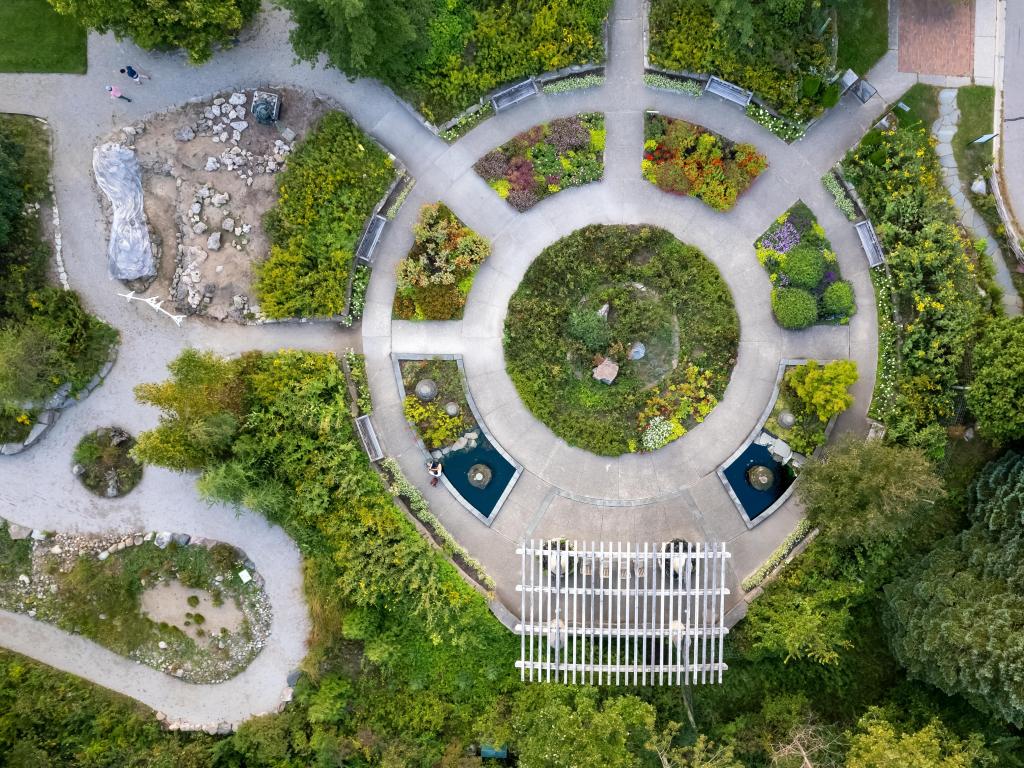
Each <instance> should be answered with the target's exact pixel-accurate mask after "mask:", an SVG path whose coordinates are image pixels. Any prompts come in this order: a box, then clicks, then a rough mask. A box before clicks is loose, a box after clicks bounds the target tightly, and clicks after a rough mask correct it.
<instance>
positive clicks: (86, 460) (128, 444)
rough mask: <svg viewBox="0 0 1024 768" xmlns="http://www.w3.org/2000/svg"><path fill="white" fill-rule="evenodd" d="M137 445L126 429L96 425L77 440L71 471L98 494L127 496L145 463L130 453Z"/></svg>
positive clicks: (137, 481)
mask: <svg viewBox="0 0 1024 768" xmlns="http://www.w3.org/2000/svg"><path fill="white" fill-rule="evenodd" d="M134 446H135V438H133V437H132V436H131V435H129V434H128V433H127V432H125V431H124V430H123V429H120V428H118V427H103V428H101V429H97V430H95V431H94V432H90V433H89V434H87V435H86V436H85V437H83V438H82V439H81V440H79V441H78V445H77V446H76V447H75V454H74V462H75V464H74V466H73V467H72V471H73V472H74V473H75V474H76V475H78V479H79V480H81V481H82V485H84V486H85V487H86V488H88V489H89V490H90V491H92V492H93V493H95V494H96V495H98V496H106V497H108V498H112V497H115V496H124V495H125V494H126V493H128V492H129V491H131V490H132V488H134V487H135V486H136V485H138V483H139V480H141V479H142V465H141V464H139V463H138V462H137V461H136V460H135V459H134V458H132V456H131V453H130V451H131V449H132V448H133V447H134Z"/></svg>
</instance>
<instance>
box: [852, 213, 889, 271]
mask: <svg viewBox="0 0 1024 768" xmlns="http://www.w3.org/2000/svg"><path fill="white" fill-rule="evenodd" d="M856 229H857V237H859V238H860V245H861V247H862V248H863V249H864V253H865V254H866V255H867V257H868V266H869V267H877V266H879V265H881V264H884V263H885V252H884V251H883V250H882V245H881V243H879V242H878V235H876V234H875V228H874V227H873V226H871V222H870V221H868V220H867V219H865V220H864V221H860V222H858V223H857V224H856Z"/></svg>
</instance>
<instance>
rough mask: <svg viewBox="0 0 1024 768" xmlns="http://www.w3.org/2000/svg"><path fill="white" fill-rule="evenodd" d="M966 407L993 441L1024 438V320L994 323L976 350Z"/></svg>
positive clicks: (1006, 318) (979, 427) (1009, 318)
mask: <svg viewBox="0 0 1024 768" xmlns="http://www.w3.org/2000/svg"><path fill="white" fill-rule="evenodd" d="M974 371H975V375H974V382H973V383H972V384H971V386H970V388H969V389H968V390H967V404H968V406H970V409H971V412H972V413H973V414H974V416H975V418H977V420H978V430H979V431H980V432H981V434H983V435H984V436H985V437H987V438H989V439H990V440H995V441H1000V442H1001V441H1004V440H1016V439H1018V438H1020V437H1024V407H1022V403H1024V318H1020V317H1003V318H1000V319H998V320H995V321H993V322H992V324H991V325H990V326H989V327H988V329H987V330H986V331H985V333H984V335H983V336H982V337H981V341H980V342H979V343H978V345H977V346H976V347H975V348H974Z"/></svg>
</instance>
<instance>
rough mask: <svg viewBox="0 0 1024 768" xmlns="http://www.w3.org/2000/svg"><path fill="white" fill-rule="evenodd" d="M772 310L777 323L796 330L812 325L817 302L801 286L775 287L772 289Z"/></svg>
mask: <svg viewBox="0 0 1024 768" xmlns="http://www.w3.org/2000/svg"><path fill="white" fill-rule="evenodd" d="M772 311H773V312H774V313H775V319H776V320H778V321H779V325H781V326H782V327H783V328H789V329H792V330H797V329H800V328H806V327H807V326H809V325H814V322H815V321H816V320H817V319H818V302H817V301H816V300H815V299H814V297H813V296H812V295H811V294H809V293H808V292H807V291H805V290H803V289H802V288H776V289H775V290H773V291H772Z"/></svg>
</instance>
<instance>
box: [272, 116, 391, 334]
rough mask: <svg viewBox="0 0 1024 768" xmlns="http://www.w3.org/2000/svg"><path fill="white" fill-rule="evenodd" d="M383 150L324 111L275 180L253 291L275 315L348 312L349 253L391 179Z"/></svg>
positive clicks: (351, 125)
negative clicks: (266, 247) (265, 253)
mask: <svg viewBox="0 0 1024 768" xmlns="http://www.w3.org/2000/svg"><path fill="white" fill-rule="evenodd" d="M394 176H395V171H394V167H393V165H392V162H391V160H390V159H389V158H388V155H387V153H386V152H384V150H382V149H381V148H380V147H379V146H377V144H376V143H375V142H374V141H373V139H371V138H370V137H369V136H367V135H366V134H365V133H363V132H362V131H361V130H359V128H358V127H357V126H356V124H355V123H353V122H352V121H351V120H350V119H349V118H348V117H346V116H345V115H343V114H341V113H340V112H331V113H329V114H327V115H325V116H324V118H323V119H322V120H321V121H320V124H319V125H318V126H317V128H316V130H314V131H313V132H311V133H310V134H309V135H308V136H307V137H306V139H305V141H303V142H302V144H301V145H299V147H298V148H297V149H296V150H295V152H294V153H293V154H292V155H291V157H289V159H288V167H287V169H286V170H285V171H284V173H282V174H281V175H280V176H279V177H278V201H277V205H276V206H275V207H274V208H273V209H272V210H271V211H269V212H268V213H267V215H266V218H265V219H264V224H265V226H266V229H267V234H268V236H269V238H270V255H269V257H268V258H267V259H266V261H264V262H262V263H261V264H258V265H257V268H256V284H255V290H256V295H257V296H258V298H259V303H260V308H261V310H262V312H263V314H264V315H266V316H267V317H272V318H285V317H318V316H329V315H338V314H341V313H342V312H343V311H344V310H345V301H346V298H347V293H348V281H349V276H350V274H351V272H352V260H353V252H354V250H355V247H356V244H357V241H358V239H359V236H360V234H361V233H362V230H363V226H364V225H365V224H366V220H367V218H369V216H370V214H371V213H372V212H373V208H374V206H375V205H376V204H377V203H378V202H379V201H380V199H381V197H383V196H384V193H385V192H387V189H388V187H389V186H390V184H391V182H392V181H393V180H394Z"/></svg>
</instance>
